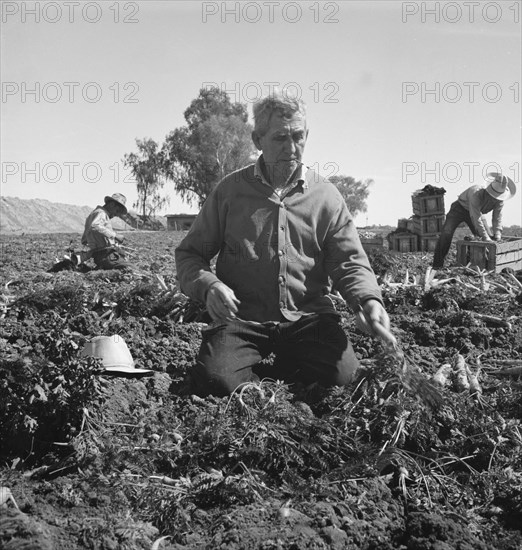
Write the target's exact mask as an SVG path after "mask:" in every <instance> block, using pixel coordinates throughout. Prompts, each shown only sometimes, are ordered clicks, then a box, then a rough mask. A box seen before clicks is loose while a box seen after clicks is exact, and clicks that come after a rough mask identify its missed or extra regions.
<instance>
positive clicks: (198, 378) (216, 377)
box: [190, 356, 258, 397]
mask: <svg viewBox="0 0 522 550" xmlns="http://www.w3.org/2000/svg"><path fill="white" fill-rule="evenodd" d="M190 379H191V386H192V390H193V392H194V393H196V394H197V395H200V396H201V397H204V396H207V395H214V396H216V397H224V396H226V395H230V394H231V393H233V392H234V390H235V389H236V388H237V387H238V386H239V385H240V384H243V383H245V382H251V381H253V380H257V379H258V378H257V376H256V375H255V374H254V373H253V372H252V368H250V367H244V368H234V367H233V365H231V363H230V362H229V361H223V360H220V359H219V357H212V356H210V357H209V356H206V357H204V358H203V359H202V358H199V359H198V360H197V361H196V364H195V365H194V366H193V367H192V371H191V373H190Z"/></svg>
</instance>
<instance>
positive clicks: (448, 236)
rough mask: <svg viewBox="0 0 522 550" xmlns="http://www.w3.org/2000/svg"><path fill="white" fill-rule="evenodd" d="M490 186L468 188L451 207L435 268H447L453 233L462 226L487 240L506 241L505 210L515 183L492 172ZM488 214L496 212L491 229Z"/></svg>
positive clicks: (439, 242) (440, 240)
mask: <svg viewBox="0 0 522 550" xmlns="http://www.w3.org/2000/svg"><path fill="white" fill-rule="evenodd" d="M486 183H487V184H488V185H487V186H486V187H484V186H481V185H472V186H471V187H468V188H467V189H466V190H465V191H464V192H462V193H461V194H460V195H459V198H458V199H457V200H456V201H455V202H454V203H453V204H452V205H451V208H450V210H449V212H448V214H447V216H446V221H445V222H444V226H443V228H442V231H441V233H440V236H439V240H438V241H437V245H436V247H435V254H434V257H433V268H434V269H440V268H441V267H443V265H444V258H445V257H446V255H447V253H448V251H449V249H450V246H451V241H452V239H453V234H454V233H455V230H456V229H457V227H458V226H459V225H460V224H461V223H466V224H467V225H468V227H469V228H470V229H471V231H472V233H473V235H475V237H478V238H480V239H482V240H483V241H491V240H495V241H498V240H500V239H501V238H502V208H503V207H504V201H507V200H508V199H510V198H512V197H513V196H514V195H515V193H516V187H515V184H514V183H513V180H511V179H510V178H508V177H507V176H505V175H503V174H500V173H498V172H491V173H489V174H488V175H487V177H486ZM488 212H493V215H492V227H491V229H490V228H489V226H488V223H487V221H486V219H485V217H484V214H487V213H488Z"/></svg>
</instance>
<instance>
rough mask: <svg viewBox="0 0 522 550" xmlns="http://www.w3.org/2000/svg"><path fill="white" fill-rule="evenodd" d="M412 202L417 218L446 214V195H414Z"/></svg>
mask: <svg viewBox="0 0 522 550" xmlns="http://www.w3.org/2000/svg"><path fill="white" fill-rule="evenodd" d="M411 202H412V206H413V213H414V214H415V215H416V216H426V215H430V216H434V215H436V214H444V195H412V197H411Z"/></svg>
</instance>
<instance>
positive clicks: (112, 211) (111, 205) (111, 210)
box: [105, 201, 123, 219]
mask: <svg viewBox="0 0 522 550" xmlns="http://www.w3.org/2000/svg"><path fill="white" fill-rule="evenodd" d="M105 210H106V211H107V214H108V215H109V218H111V219H112V218H114V217H115V216H122V215H123V208H122V207H121V206H120V205H119V204H118V203H117V202H114V201H108V202H107V203H106V204H105Z"/></svg>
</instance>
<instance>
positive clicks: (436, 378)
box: [431, 363, 451, 388]
mask: <svg viewBox="0 0 522 550" xmlns="http://www.w3.org/2000/svg"><path fill="white" fill-rule="evenodd" d="M450 374H451V365H450V364H449V363H444V365H442V366H441V367H439V369H438V370H437V372H436V373H435V374H434V375H433V376H432V377H431V380H432V382H433V383H434V384H437V385H438V386H441V387H442V388H443V387H444V386H447V385H448V384H449V382H450V380H449V377H450Z"/></svg>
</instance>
